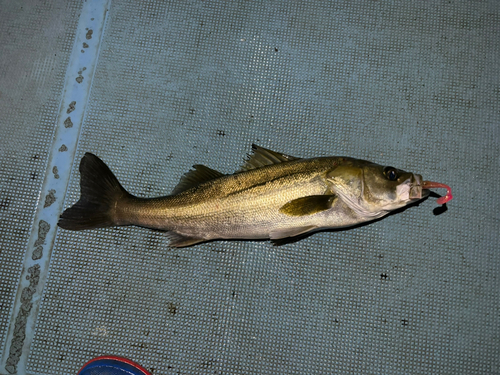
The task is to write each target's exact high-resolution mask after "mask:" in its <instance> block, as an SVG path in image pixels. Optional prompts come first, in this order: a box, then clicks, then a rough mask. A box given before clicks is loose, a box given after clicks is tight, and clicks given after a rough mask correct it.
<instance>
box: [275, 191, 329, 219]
mask: <svg viewBox="0 0 500 375" xmlns="http://www.w3.org/2000/svg"><path fill="white" fill-rule="evenodd" d="M336 197H337V196H336V195H334V194H333V195H310V196H308V197H302V198H298V199H294V200H293V201H290V202H288V203H287V204H285V205H284V206H283V207H281V208H280V212H281V213H283V214H285V215H288V216H306V215H313V214H316V213H318V212H321V211H325V210H328V209H330V208H332V204H333V201H334V200H335V198H336Z"/></svg>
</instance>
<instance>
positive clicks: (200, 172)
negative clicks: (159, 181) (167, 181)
mask: <svg viewBox="0 0 500 375" xmlns="http://www.w3.org/2000/svg"><path fill="white" fill-rule="evenodd" d="M193 168H194V169H192V170H190V171H189V172H187V173H186V174H185V175H184V176H182V177H181V180H180V181H179V183H178V184H177V186H176V187H175V189H174V190H173V191H172V195H175V194H179V193H182V192H183V191H186V190H189V189H191V188H193V187H195V186H198V185H200V184H202V183H204V182H208V181H211V180H215V179H216V178H219V177H222V176H225V175H224V174H223V173H221V172H219V171H216V170H215V169H211V168H208V167H205V166H204V165H201V164H196V165H193Z"/></svg>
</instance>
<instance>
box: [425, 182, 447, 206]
mask: <svg viewBox="0 0 500 375" xmlns="http://www.w3.org/2000/svg"><path fill="white" fill-rule="evenodd" d="M432 188H443V189H446V195H445V196H444V197H441V198H438V200H437V203H438V204H445V203H446V202H449V201H451V200H452V199H453V195H451V187H449V186H448V185H445V184H441V183H439V182H432V181H424V182H423V183H422V189H432Z"/></svg>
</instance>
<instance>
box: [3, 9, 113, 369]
mask: <svg viewBox="0 0 500 375" xmlns="http://www.w3.org/2000/svg"><path fill="white" fill-rule="evenodd" d="M110 5H111V0H87V1H84V2H83V3H82V10H81V14H80V19H79V22H78V26H77V30H76V38H75V44H74V45H73V50H72V52H71V56H70V59H69V65H68V69H67V72H66V77H65V85H64V91H63V93H62V99H61V105H60V108H59V116H58V120H57V124H56V127H55V132H54V138H53V142H54V143H53V145H52V150H51V152H50V155H49V159H48V165H47V171H46V173H45V179H44V182H43V185H42V192H41V195H40V197H39V202H38V207H37V212H36V215H35V221H34V224H33V227H32V230H31V237H30V240H29V243H28V249H27V252H26V257H25V260H24V267H23V273H22V276H21V280H20V283H19V285H18V290H17V294H16V300H15V303H14V307H13V311H12V314H11V319H10V325H9V331H8V334H7V337H6V342H5V343H4V345H3V347H4V348H5V349H6V350H5V351H4V352H3V355H2V358H1V361H0V373H2V374H5V373H8V374H18V375H24V374H26V364H27V359H28V354H29V349H30V346H31V343H32V341H33V336H34V331H35V324H36V319H37V315H38V311H39V307H40V301H41V297H42V292H43V288H44V286H45V282H46V279H47V272H48V267H49V262H50V256H51V253H52V247H53V244H54V239H55V235H56V231H57V220H58V217H59V214H60V213H61V210H62V208H63V204H64V196H65V194H66V189H67V187H68V183H69V177H70V172H71V168H72V166H73V160H74V157H75V152H76V147H77V144H78V138H79V135H80V131H81V127H82V123H83V119H84V115H85V109H86V107H87V103H88V98H89V95H90V90H91V87H92V80H93V77H94V72H95V69H96V66H97V59H98V56H99V48H100V45H101V40H102V37H103V35H104V26H105V24H106V20H107V15H108V10H109V6H110Z"/></svg>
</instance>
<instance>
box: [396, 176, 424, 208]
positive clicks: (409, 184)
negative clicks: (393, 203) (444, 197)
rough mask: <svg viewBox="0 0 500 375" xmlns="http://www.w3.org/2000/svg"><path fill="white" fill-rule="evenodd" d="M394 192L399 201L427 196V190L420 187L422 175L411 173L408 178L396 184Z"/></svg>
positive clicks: (409, 200)
mask: <svg viewBox="0 0 500 375" xmlns="http://www.w3.org/2000/svg"><path fill="white" fill-rule="evenodd" d="M396 194H397V195H398V198H399V199H400V200H401V201H408V203H411V202H415V201H417V200H420V199H423V198H425V197H427V196H428V195H429V191H428V190H424V189H423V188H422V176H421V175H419V174H412V176H411V177H410V178H408V179H407V180H406V181H405V182H403V183H402V184H401V185H398V186H397V188H396Z"/></svg>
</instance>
